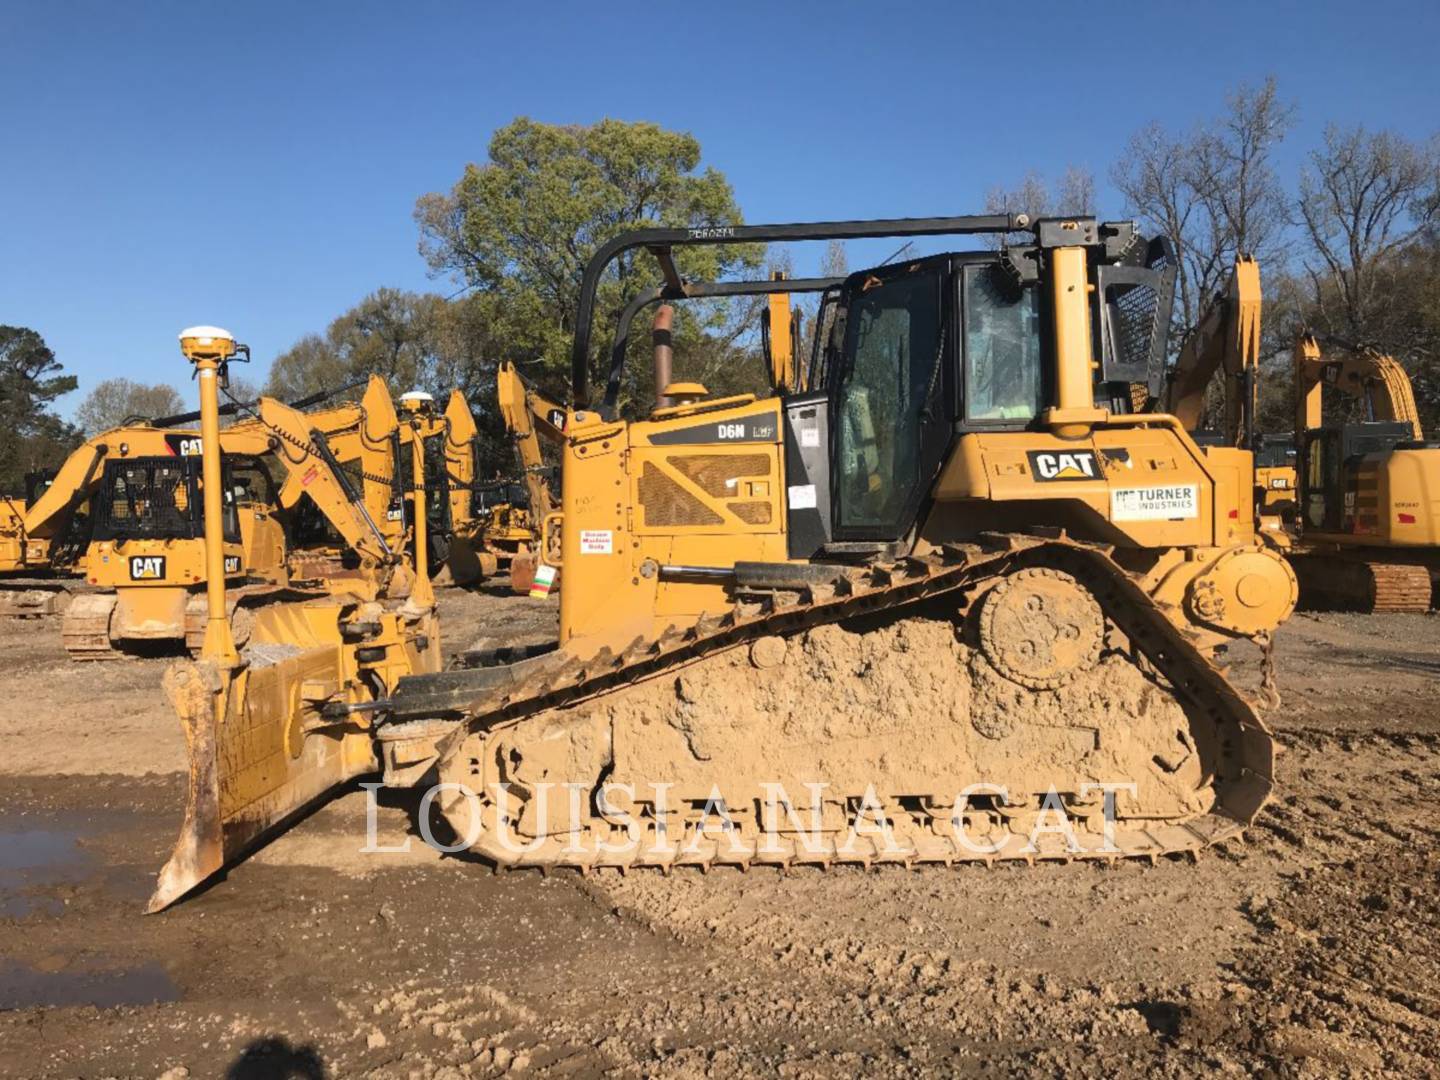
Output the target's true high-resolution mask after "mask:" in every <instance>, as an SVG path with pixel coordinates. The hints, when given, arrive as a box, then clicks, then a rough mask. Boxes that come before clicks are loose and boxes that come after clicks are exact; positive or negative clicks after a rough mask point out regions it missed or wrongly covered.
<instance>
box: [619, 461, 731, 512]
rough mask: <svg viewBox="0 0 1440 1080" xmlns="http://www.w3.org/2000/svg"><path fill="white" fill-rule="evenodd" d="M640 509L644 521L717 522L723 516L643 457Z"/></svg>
mask: <svg viewBox="0 0 1440 1080" xmlns="http://www.w3.org/2000/svg"><path fill="white" fill-rule="evenodd" d="M638 487H639V494H640V512H641V517H642V520H643V521H644V523H645V524H646V525H721V524H724V521H725V519H724V518H722V517H721V516H720V515H719V514H717V513H715V511H713V510H711V509H710V508H709V507H708V506H706V505H705V504H704V503H703V502H701V501H700V500H699V499H697V498H696V497H695V496H694V495H691V494H690V493H689V492H688V491H686V490H685V489H684V488H682V487H681V486H680V485H679V484H677V483H676V482H675V481H674V480H671V479H670V478H669V477H668V476H666V475H665V474H664V473H663V472H661V471H660V470H659V469H658V468H657V467H656V466H655V463H654V462H651V461H647V462H646V463H645V470H644V472H642V473H641V474H640V483H639V485H638Z"/></svg>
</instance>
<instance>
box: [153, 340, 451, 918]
mask: <svg viewBox="0 0 1440 1080" xmlns="http://www.w3.org/2000/svg"><path fill="white" fill-rule="evenodd" d="M181 347H182V351H184V352H185V355H186V356H187V357H188V358H189V359H190V360H191V362H192V363H194V364H195V366H196V371H197V375H198V381H199V384H200V402H201V412H202V418H201V420H202V434H203V445H204V450H203V458H204V462H203V464H204V468H205V470H206V474H207V476H206V480H207V482H206V483H205V484H204V486H203V497H204V500H205V506H204V510H205V515H204V517H205V528H204V534H205V554H206V561H207V570H208V572H207V579H206V594H207V595H206V601H207V605H208V622H207V626H206V632H205V645H204V648H203V650H202V651H201V654H200V658H199V659H198V660H195V661H189V660H187V661H183V662H179V663H176V664H174V665H172V666H171V667H170V668H169V669H168V670H167V672H166V673H165V677H164V686H165V691H166V694H167V695H168V697H169V699H170V701H171V704H172V705H173V706H174V708H175V711H176V713H177V714H178V716H179V718H180V722H181V725H182V727H183V729H184V732H185V739H186V743H187V748H188V751H189V780H188V785H187V792H186V806H185V816H184V821H183V823H182V825H181V829H180V836H179V839H178V840H177V841H176V844H175V849H174V851H173V853H172V854H171V856H170V859H169V860H168V861H167V862H166V864H165V866H164V868H163V869H162V870H161V873H160V877H159V881H158V882H157V885H156V889H155V893H154V895H153V896H152V897H151V899H150V902H149V905H148V908H147V910H149V911H151V912H156V911H160V910H162V909H163V908H165V907H168V906H169V905H170V904H171V903H173V902H174V901H176V900H177V899H179V898H180V897H182V896H184V895H185V894H186V893H188V892H190V891H191V890H192V889H194V888H195V887H196V886H198V885H200V884H201V883H203V882H204V881H206V880H207V879H209V878H210V877H212V876H213V875H215V874H216V873H218V872H220V871H221V870H222V869H224V868H225V867H226V866H227V865H228V864H230V863H233V862H234V861H235V860H236V859H237V858H239V857H240V856H241V855H243V854H244V853H245V852H246V851H247V850H248V849H249V848H250V847H252V846H253V845H254V844H255V843H256V842H257V841H259V840H260V839H261V838H263V837H264V836H265V835H266V833H268V832H270V831H272V830H274V829H277V828H279V827H281V826H283V825H284V824H285V823H286V822H287V821H289V820H291V819H293V818H294V817H296V816H297V815H299V814H301V813H304V812H305V811H306V810H307V809H308V808H310V807H311V806H312V805H313V804H314V803H315V802H316V800H317V799H319V798H321V797H323V796H324V795H326V794H327V793H329V792H332V791H334V790H335V789H336V788H338V787H339V786H341V785H343V784H344V783H345V782H346V781H348V780H350V779H351V778H353V777H356V776H359V775H362V774H364V773H367V772H371V771H374V770H375V768H376V766H377V760H376V755H375V750H374V742H373V739H372V735H371V731H370V727H371V724H372V722H373V716H374V712H373V706H374V704H375V703H376V702H378V701H383V700H385V699H387V698H388V697H389V696H390V694H391V693H392V692H393V690H394V689H395V687H396V685H397V684H398V682H399V680H400V678H401V676H403V675H406V674H413V673H419V672H434V671H437V670H438V669H439V666H440V635H439V626H438V623H437V621H436V618H435V613H434V607H433V602H430V603H421V602H417V595H416V593H417V592H421V593H422V594H423V593H424V592H425V591H426V590H421V589H414V588H412V589H410V590H407V591H408V592H409V595H408V596H406V597H405V598H404V600H403V601H402V600H400V599H398V598H392V597H391V596H389V595H388V594H387V592H386V591H385V590H384V589H383V588H382V589H381V591H380V594H379V595H378V596H374V597H372V596H364V597H362V596H356V595H337V596H332V597H326V598H323V599H314V600H306V601H301V602H298V603H289V604H276V605H273V606H271V607H268V608H266V609H264V610H263V611H261V612H260V613H259V614H258V615H257V617H256V620H255V625H254V627H253V629H252V631H251V634H250V637H249V641H248V644H247V646H246V648H245V650H244V652H243V653H240V652H237V651H236V649H235V646H234V638H233V635H232V633H231V629H230V621H229V618H228V615H227V609H226V602H225V576H224V573H223V571H222V568H221V563H222V560H223V558H224V549H223V543H222V541H223V523H222V517H223V515H222V509H223V507H222V505H221V494H220V484H219V483H218V477H219V473H220V468H221V461H220V457H221V455H220V450H219V443H220V440H219V438H218V435H219V418H218V417H219V412H218V408H219V403H218V384H219V382H220V381H221V380H223V379H224V378H225V368H226V364H227V362H228V361H229V360H230V359H231V357H232V356H233V355H234V354H235V352H236V346H235V344H234V341H233V339H232V338H231V337H230V336H229V335H228V334H226V333H225V332H224V331H221V330H218V329H216V328H213V327H197V328H192V329H191V330H187V331H185V332H184V333H183V334H182V335H181ZM270 404H273V403H268V402H262V414H263V413H264V412H265V407H266V405H270ZM417 498H418V499H419V500H422V502H421V505H420V506H419V507H418V508H417V509H418V513H420V514H421V515H423V512H424V507H423V498H424V494H423V485H421V491H420V492H419V493H417ZM376 557H377V558H384V559H391V560H395V561H397V562H398V561H399V560H400V559H401V558H402V556H400V555H395V554H392V553H391V551H390V549H389V548H388V547H386V546H384V545H383V544H382V545H379V546H378V548H377V549H376ZM401 576H403V575H399V574H388V573H380V574H378V575H377V580H379V581H381V582H386V581H390V580H393V579H395V578H398V577H401ZM416 577H417V578H418V579H419V581H422V582H424V584H425V585H426V587H427V588H428V580H427V579H425V577H424V574H423V569H422V571H421V573H420V574H418V575H416Z"/></svg>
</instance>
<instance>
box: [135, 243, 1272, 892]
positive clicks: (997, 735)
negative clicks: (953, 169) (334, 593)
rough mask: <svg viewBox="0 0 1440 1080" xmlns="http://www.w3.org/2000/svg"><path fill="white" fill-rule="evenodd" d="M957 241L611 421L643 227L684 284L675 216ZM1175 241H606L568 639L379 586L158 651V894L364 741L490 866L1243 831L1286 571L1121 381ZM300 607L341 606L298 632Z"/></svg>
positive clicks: (1089, 847)
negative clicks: (171, 835)
mask: <svg viewBox="0 0 1440 1080" xmlns="http://www.w3.org/2000/svg"><path fill="white" fill-rule="evenodd" d="M945 234H949V235H989V236H995V237H1003V238H1005V243H1004V245H1003V246H1002V247H1001V248H1000V250H998V251H976V252H959V253H950V254H943V255H935V256H928V257H925V258H921V259H916V260H911V261H909V262H905V263H900V264H896V265H889V266H884V267H880V268H874V269H870V270H865V271H861V272H859V273H856V274H853V275H851V276H850V277H848V278H847V279H845V281H844V282H843V283H842V284H840V285H838V286H835V287H833V288H830V289H827V290H826V292H825V294H824V298H823V301H822V304H821V308H820V325H819V327H818V329H819V332H818V333H816V334H815V345H814V348H813V350H812V351H811V352H810V354H809V355H808V356H804V357H792V356H791V355H790V354H789V351H788V350H775V351H774V352H772V354H771V355H770V356H769V359H770V361H771V364H770V367H771V371H770V374H771V392H770V393H768V394H765V395H762V396H756V395H751V394H743V395H737V396H732V397H727V398H712V397H710V396H709V395H708V393H707V392H706V391H705V390H704V388H703V387H699V386H696V385H694V384H672V385H669V386H666V387H663V392H664V393H663V396H664V397H666V398H667V399H668V400H670V401H672V402H674V404H671V405H668V406H666V407H663V408H656V409H654V410H653V411H651V412H650V413H649V414H648V415H647V416H645V417H644V418H643V419H635V420H627V419H622V418H621V402H620V401H619V400H618V388H619V387H620V386H621V385H622V383H623V380H622V379H620V378H618V377H615V376H616V374H617V372H615V371H613V370H612V372H611V376H612V377H611V378H610V379H609V380H608V383H607V392H606V394H605V396H604V398H603V399H602V400H600V401H598V402H592V401H591V398H590V394H589V385H588V384H589V375H590V363H591V348H590V330H591V324H592V322H593V318H594V301H595V294H596V288H597V285H598V282H599V280H600V277H601V275H602V274H603V273H604V271H605V268H606V266H607V265H608V264H609V263H610V262H611V261H612V260H613V259H615V258H616V257H618V256H620V255H622V254H624V253H627V252H631V251H635V250H637V249H640V248H644V249H646V250H648V251H649V252H650V253H651V254H652V255H653V256H654V257H655V258H656V260H657V261H658V262H659V264H660V267H661V270H662V274H663V283H662V286H661V288H662V290H663V291H664V292H665V293H666V296H667V299H671V300H674V301H676V302H683V301H684V300H685V299H686V297H687V292H686V282H685V280H684V278H683V276H682V275H681V274H680V272H679V270H678V267H677V265H676V262H675V258H674V255H675V251H676V249H679V248H683V247H685V246H687V245H692V244H714V243H721V244H725V243H747V242H755V241H788V240H816V239H818V240H824V239H832V238H840V239H844V238H861V237H890V236H899V237H904V236H920V235H945ZM1016 237H1020V238H1021V239H1020V240H1019V241H1017V240H1016ZM1172 262H1173V259H1172V256H1171V253H1170V251H1169V249H1168V246H1167V245H1166V244H1165V243H1164V242H1163V241H1156V240H1150V241H1147V240H1146V239H1144V238H1143V237H1141V236H1139V235H1138V234H1137V233H1136V232H1135V230H1134V228H1133V226H1131V225H1129V224H1128V223H1120V224H1102V223H1098V222H1096V221H1093V220H1089V219H1078V220H1056V221H1051V220H1042V221H1038V222H1031V221H1029V220H1028V219H1026V218H1025V217H1024V215H1002V216H988V217H959V218H927V219H900V220H889V221H870V222H841V223H823V224H812V225H782V226H766V225H756V226H725V227H720V228H703V229H649V230H641V231H638V232H633V233H627V234H624V235H622V236H620V237H618V238H616V239H615V240H612V241H611V242H609V243H608V244H606V245H605V246H604V247H602V248H601V249H600V251H599V252H597V254H596V255H595V257H594V258H593V259H592V260H591V261H590V263H589V264H588V265H587V268H586V271H585V275H584V278H583V281H582V288H581V300H580V308H579V315H578V320H577V327H578V329H577V334H576V339H575V342H574V352H573V356H572V360H573V386H572V401H571V404H570V406H569V407H568V408H567V410H566V416H565V423H564V427H563V436H564V438H563V443H562V447H561V493H560V495H561V497H560V504H561V505H560V508H559V511H558V512H557V513H556V514H552V515H551V516H550V518H549V519H547V521H546V522H544V528H545V531H546V534H547V536H549V535H558V537H559V551H560V558H559V564H558V565H559V570H560V573H561V575H562V577H563V581H564V586H563V588H562V589H561V590H560V634H559V640H558V641H557V642H556V643H554V645H553V646H550V647H545V648H529V649H524V648H518V647H517V648H514V649H501V650H492V651H490V652H486V653H469V654H466V653H462V654H460V656H459V657H458V658H457V660H456V662H455V665H454V666H453V667H452V668H451V669H450V670H445V671H437V670H434V664H435V657H436V655H437V651H436V650H437V649H438V640H437V634H438V630H437V628H436V626H435V624H434V619H433V615H431V614H430V613H417V612H415V611H413V610H411V611H410V612H409V613H408V614H406V613H404V612H403V611H402V610H401V609H400V608H397V607H395V606H394V605H387V604H386V603H385V602H384V600H383V598H382V599H381V600H380V601H377V602H376V603H375V604H374V605H372V606H371V607H370V609H369V610H368V613H365V612H362V611H361V608H362V607H363V606H364V605H359V606H357V605H351V606H350V607H349V608H345V607H344V606H343V605H340V604H339V603H338V602H335V603H332V604H331V606H329V607H326V602H324V601H315V602H310V603H308V604H306V605H300V606H293V607H286V606H283V605H282V606H281V607H280V608H278V609H275V610H274V612H273V614H271V615H270V619H271V621H272V622H273V624H274V625H273V626H269V627H267V628H266V629H265V630H264V631H263V632H262V630H261V628H260V627H258V626H257V629H256V632H255V634H252V638H251V642H252V644H251V646H250V652H251V654H252V656H253V657H254V659H247V658H242V657H234V658H233V659H226V658H225V657H224V656H219V655H218V654H214V653H213V651H212V650H210V649H209V648H208V647H207V653H206V655H205V656H204V657H203V658H202V660H201V661H200V662H199V663H198V664H194V665H182V666H180V667H179V668H177V669H176V670H175V672H174V673H172V675H171V676H170V677H168V678H167V686H168V687H169V688H170V690H171V694H172V697H173V699H174V700H175V701H176V704H177V706H178V707H179V709H180V711H181V713H182V716H183V717H184V719H185V723H186V730H187V735H188V737H189V739H190V748H191V759H192V762H191V790H190V805H189V807H188V808H187V814H186V822H185V826H184V828H183V829H182V835H181V838H180V841H179V844H178V846H177V851H176V856H175V857H174V858H172V860H171V863H170V864H169V865H168V866H167V867H166V870H165V872H164V874H162V883H161V888H160V889H159V890H158V891H157V894H156V896H155V898H154V899H153V900H152V910H154V909H157V908H159V907H163V906H165V904H167V903H169V902H171V901H173V900H174V899H176V898H178V897H179V896H180V895H182V894H183V893H184V892H185V891H186V890H187V889H188V888H191V887H193V886H194V885H196V884H199V883H200V882H201V881H203V880H204V879H205V878H206V877H208V876H209V875H211V874H213V873H214V872H216V871H217V870H219V869H221V868H222V867H223V866H224V865H226V864H228V863H230V862H233V861H234V860H235V859H237V858H239V857H240V856H242V855H243V854H244V852H245V851H246V849H247V848H248V847H251V846H253V845H254V844H255V843H256V842H257V841H259V840H261V839H263V838H265V837H268V836H269V835H271V834H273V833H274V832H275V831H276V830H277V828H278V827H279V826H281V825H283V824H284V823H285V822H287V821H288V820H290V819H292V818H293V817H294V816H295V815H296V814H298V813H300V812H303V810H304V809H305V808H306V807H307V806H308V805H309V804H311V803H312V802H313V801H314V800H315V799H317V798H319V797H321V796H322V795H323V794H324V793H325V792H327V791H330V790H334V789H335V788H337V787H338V786H340V785H342V784H343V783H344V782H345V781H346V780H347V779H349V778H350V777H353V776H356V775H359V774H360V773H362V772H367V771H381V772H383V775H384V778H385V781H386V783H387V784H389V785H393V786H416V787H422V788H427V789H430V794H428V795H427V798H426V799H425V800H422V807H428V806H430V805H431V804H432V803H433V805H436V806H438V807H440V809H441V810H442V811H443V812H444V814H445V816H446V817H447V818H448V820H449V822H450V825H451V827H452V828H453V830H454V832H455V834H456V836H457V837H458V838H460V840H461V841H462V842H463V843H464V844H466V845H468V846H469V847H470V848H471V849H472V850H474V851H476V852H478V853H480V854H482V855H484V856H486V857H488V858H489V859H492V860H494V861H495V862H496V863H497V864H501V865H518V866H536V865H538V866H564V865H569V866H575V867H579V868H582V869H585V868H590V867H604V866H616V867H628V866H633V865H654V866H661V867H667V866H671V865H683V864H697V865H702V866H705V865H710V864H712V863H734V864H737V865H742V866H743V865H749V864H752V863H776V864H781V865H785V864H790V863H797V862H800V863H804V862H814V863H820V864H828V863H831V862H836V861H853V862H859V863H871V862H876V861H896V862H903V863H950V862H954V861H957V860H966V859H986V860H990V859H1001V858H1023V859H1027V860H1034V859H1037V858H1050V857H1062V858H1070V857H1072V856H1076V855H1085V856H1088V855H1093V856H1097V857H1106V858H1115V857H1123V856H1141V857H1150V858H1154V857H1156V856H1158V855H1161V854H1165V853H1170V852H1177V851H1194V850H1197V849H1199V848H1202V847H1205V846H1207V845H1210V844H1214V843H1217V842H1220V841H1223V840H1225V839H1227V838H1229V837H1234V836H1237V835H1238V834H1239V833H1240V832H1241V831H1242V830H1243V828H1244V826H1245V825H1246V824H1248V823H1249V822H1250V821H1251V820H1252V819H1253V818H1254V816H1255V814H1256V813H1257V812H1258V811H1259V810H1260V808H1261V807H1262V806H1263V805H1264V803H1265V801H1266V798H1267V797H1268V793H1269V791H1270V788H1271V784H1272V775H1273V769H1272V756H1273V743H1272V740H1271V737H1270V735H1269V734H1268V732H1267V730H1266V728H1265V726H1264V724H1263V723H1262V722H1261V720H1260V719H1259V717H1258V716H1257V714H1256V711H1255V709H1254V707H1253V706H1252V704H1251V703H1250V702H1249V701H1248V700H1247V699H1246V698H1245V697H1244V696H1243V695H1242V694H1240V693H1239V692H1238V691H1237V690H1236V689H1235V688H1234V687H1233V686H1232V685H1231V684H1230V683H1229V682H1228V681H1227V680H1226V678H1225V676H1224V675H1222V674H1221V672H1220V670H1219V669H1218V668H1217V667H1216V666H1215V664H1214V663H1213V662H1212V658H1214V657H1215V656H1216V654H1217V653H1218V652H1219V651H1221V650H1223V648H1224V647H1225V646H1226V645H1227V644H1228V643H1230V642H1233V641H1235V640H1237V639H1241V638H1246V639H1251V640H1254V641H1256V642H1258V643H1259V644H1261V645H1262V646H1267V645H1268V642H1269V636H1270V634H1271V632H1272V631H1273V630H1274V629H1275V628H1276V627H1277V626H1278V625H1279V624H1280V623H1281V622H1282V621H1283V620H1284V619H1285V618H1287V617H1288V615H1289V614H1290V612H1291V610H1293V607H1294V603H1295V596H1296V584H1295V578H1294V575H1293V573H1292V572H1291V571H1290V569H1289V567H1288V566H1287V564H1286V563H1285V561H1284V559H1283V558H1281V556H1280V555H1279V554H1278V552H1276V551H1274V550H1272V549H1271V548H1270V547H1269V546H1267V544H1266V543H1265V542H1264V540H1263V539H1262V538H1261V537H1260V536H1258V535H1257V532H1256V529H1255V519H1254V510H1253V502H1252V497H1251V496H1252V490H1253V475H1254V465H1253V458H1252V457H1251V455H1250V453H1249V452H1248V451H1245V450H1238V449H1234V448H1224V447H1207V448H1201V447H1199V446H1197V445H1196V444H1195V443H1194V441H1193V440H1192V439H1191V438H1190V437H1189V435H1188V434H1187V433H1186V432H1185V431H1184V429H1183V428H1182V427H1181V425H1180V424H1179V423H1178V422H1176V420H1175V419H1174V418H1173V417H1171V416H1168V415H1165V414H1156V413H1132V412H1130V411H1129V409H1130V404H1129V403H1130V402H1132V401H1134V400H1137V399H1143V396H1142V395H1138V394H1135V393H1133V392H1132V391H1133V389H1134V385H1135V384H1138V383H1146V384H1148V385H1149V386H1150V387H1151V388H1152V391H1153V388H1154V387H1155V386H1156V385H1158V381H1159V379H1160V377H1161V371H1162V366H1163V362H1164V341H1165V336H1166V334H1165V331H1166V327H1167V326H1168V321H1169V308H1170V301H1171V295H1172V290H1173V270H1172ZM755 291H756V292H763V291H773V286H771V285H770V283H765V284H764V286H763V287H762V285H761V283H756V288H755ZM781 352H784V355H783V356H781V355H779V354H780V353H781ZM624 362H625V361H624V356H623V353H622V354H619V355H617V356H616V357H615V358H614V359H613V360H612V366H613V365H619V364H623V363H624ZM202 374H203V372H202ZM204 389H205V382H204V380H203V378H202V391H203V390H204ZM661 389H662V388H659V387H657V392H659V391H660V390H661ZM1151 396H1153V392H1152V395H1151ZM548 550H549V545H547V551H548ZM220 600H221V601H222V602H223V596H222V597H220ZM212 610H214V611H217V612H218V613H219V615H218V621H219V623H220V624H222V625H223V622H224V619H223V606H221V607H219V608H215V609H212ZM301 612H303V613H304V614H303V617H304V619H306V620H308V625H310V626H311V627H312V628H313V627H314V626H316V625H320V626H322V627H323V632H318V633H317V632H315V631H313V629H312V630H311V632H310V634H309V637H305V635H304V634H300V633H299V632H298V631H294V630H292V629H291V628H289V627H287V626H285V625H283V622H284V620H286V619H288V618H300V617H301V616H300V614H299V613H301ZM367 627H368V629H366V628H367ZM292 634H293V635H294V637H293V638H292V637H291V636H288V635H292ZM366 634H369V635H370V636H368V637H366V636H365V635H366ZM302 638H303V642H302V641H301V639H302ZM267 643H269V644H268V645H267ZM422 646H423V647H422ZM257 648H258V649H259V650H260V652H258V653H256V652H255V650H256V649H257ZM267 648H268V649H269V650H270V652H269V653H268V654H267V653H266V651H265V650H266V649H267ZM277 656H278V657H280V659H279V662H278V666H277V664H276V662H275V660H274V658H275V657H277ZM307 658H308V659H307ZM266 663H268V664H269V666H260V665H262V664H266ZM307 665H309V666H308V668H307ZM407 668H408V670H407ZM427 668H428V670H427ZM302 669H304V670H302ZM181 675H183V676H184V678H183V679H182V678H181ZM436 782H439V784H440V786H439V787H434V788H432V787H431V785H433V784H435V783H436ZM1062 823H1063V824H1062ZM357 842H358V841H357ZM197 852H198V853H201V854H202V855H203V857H202V858H198V859H197V858H195V857H194V856H195V854H196V853H197Z"/></svg>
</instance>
